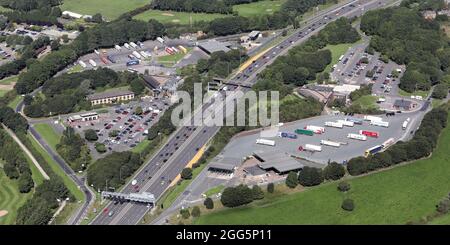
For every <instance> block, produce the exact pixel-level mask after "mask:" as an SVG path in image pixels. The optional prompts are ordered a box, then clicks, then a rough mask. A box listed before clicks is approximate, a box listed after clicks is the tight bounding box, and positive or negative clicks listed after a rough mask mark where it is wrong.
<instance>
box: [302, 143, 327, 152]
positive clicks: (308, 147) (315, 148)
mask: <svg viewBox="0 0 450 245" xmlns="http://www.w3.org/2000/svg"><path fill="white" fill-rule="evenodd" d="M303 150H304V151H311V152H315V151H322V146H320V145H312V144H306V145H305V147H303Z"/></svg>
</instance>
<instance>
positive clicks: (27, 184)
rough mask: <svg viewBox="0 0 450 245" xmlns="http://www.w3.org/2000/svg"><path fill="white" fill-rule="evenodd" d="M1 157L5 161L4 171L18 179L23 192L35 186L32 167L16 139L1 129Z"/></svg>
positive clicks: (9, 176)
mask: <svg viewBox="0 0 450 245" xmlns="http://www.w3.org/2000/svg"><path fill="white" fill-rule="evenodd" d="M0 145H1V146H2V147H0V159H2V160H3V161H4V165H3V171H4V172H5V174H6V176H8V178H10V179H18V182H17V183H18V187H19V191H20V192H21V193H28V192H30V191H31V189H32V188H33V187H34V182H33V179H32V178H31V169H30V166H29V164H28V162H27V160H26V158H25V155H24V153H23V152H22V151H21V149H20V147H19V146H18V145H17V144H16V142H14V140H13V139H12V138H11V137H10V136H9V135H8V134H7V133H6V132H4V131H3V130H2V129H0Z"/></svg>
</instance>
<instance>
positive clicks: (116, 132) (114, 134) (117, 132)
mask: <svg viewBox="0 0 450 245" xmlns="http://www.w3.org/2000/svg"><path fill="white" fill-rule="evenodd" d="M118 135H119V130H113V131H111V132H109V133H108V136H109V137H111V138H114V137H117V136H118Z"/></svg>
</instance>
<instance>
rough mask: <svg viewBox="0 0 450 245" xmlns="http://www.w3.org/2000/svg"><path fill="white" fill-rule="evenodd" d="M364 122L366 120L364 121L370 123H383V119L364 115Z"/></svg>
mask: <svg viewBox="0 0 450 245" xmlns="http://www.w3.org/2000/svg"><path fill="white" fill-rule="evenodd" d="M364 120H366V121H372V122H379V121H383V118H381V117H376V116H370V115H366V116H364Z"/></svg>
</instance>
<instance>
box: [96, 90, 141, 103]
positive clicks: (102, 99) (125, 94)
mask: <svg viewBox="0 0 450 245" xmlns="http://www.w3.org/2000/svg"><path fill="white" fill-rule="evenodd" d="M87 99H88V100H89V101H90V102H91V104H92V105H93V106H94V105H101V104H113V103H117V102H119V101H126V100H132V99H134V93H133V92H131V91H128V90H116V91H109V92H103V93H95V94H90V95H88V96H87Z"/></svg>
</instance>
